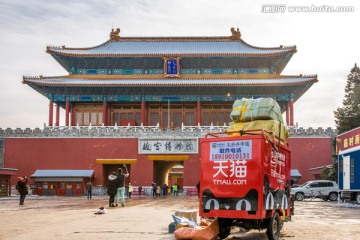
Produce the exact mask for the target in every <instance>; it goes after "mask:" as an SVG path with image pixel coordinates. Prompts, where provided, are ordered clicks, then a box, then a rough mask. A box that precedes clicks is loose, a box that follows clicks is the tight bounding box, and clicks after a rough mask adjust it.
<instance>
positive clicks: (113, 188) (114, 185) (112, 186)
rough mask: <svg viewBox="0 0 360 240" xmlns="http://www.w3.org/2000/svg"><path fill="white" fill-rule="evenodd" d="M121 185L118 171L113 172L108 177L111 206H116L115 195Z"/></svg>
mask: <svg viewBox="0 0 360 240" xmlns="http://www.w3.org/2000/svg"><path fill="white" fill-rule="evenodd" d="M118 187H119V179H118V176H117V174H116V172H112V173H111V174H110V175H109V177H108V185H107V194H108V195H109V196H110V198H109V207H115V203H114V201H115V195H116V193H117V189H118Z"/></svg>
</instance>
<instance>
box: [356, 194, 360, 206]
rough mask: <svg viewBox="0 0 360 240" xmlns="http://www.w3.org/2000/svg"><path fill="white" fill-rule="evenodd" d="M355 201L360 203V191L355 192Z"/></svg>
mask: <svg viewBox="0 0 360 240" xmlns="http://www.w3.org/2000/svg"><path fill="white" fill-rule="evenodd" d="M356 202H357V203H358V204H360V193H358V194H356Z"/></svg>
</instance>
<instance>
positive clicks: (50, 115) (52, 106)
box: [49, 100, 54, 127]
mask: <svg viewBox="0 0 360 240" xmlns="http://www.w3.org/2000/svg"><path fill="white" fill-rule="evenodd" d="M53 109H54V101H53V100H50V103H49V127H51V126H52V125H53Z"/></svg>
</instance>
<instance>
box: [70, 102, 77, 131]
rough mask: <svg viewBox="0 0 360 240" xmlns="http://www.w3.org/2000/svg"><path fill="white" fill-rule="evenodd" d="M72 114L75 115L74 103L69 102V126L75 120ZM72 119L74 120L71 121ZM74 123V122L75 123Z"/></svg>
mask: <svg viewBox="0 0 360 240" xmlns="http://www.w3.org/2000/svg"><path fill="white" fill-rule="evenodd" d="M74 116H75V108H74V104H70V115H69V119H70V120H69V126H73V125H74V122H75V121H76V120H75V119H74ZM73 121H74V122H73ZM75 125H76V123H75Z"/></svg>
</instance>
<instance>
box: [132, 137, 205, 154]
mask: <svg viewBox="0 0 360 240" xmlns="http://www.w3.org/2000/svg"><path fill="white" fill-rule="evenodd" d="M138 148H139V154H197V153H198V139H139V144H138Z"/></svg>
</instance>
